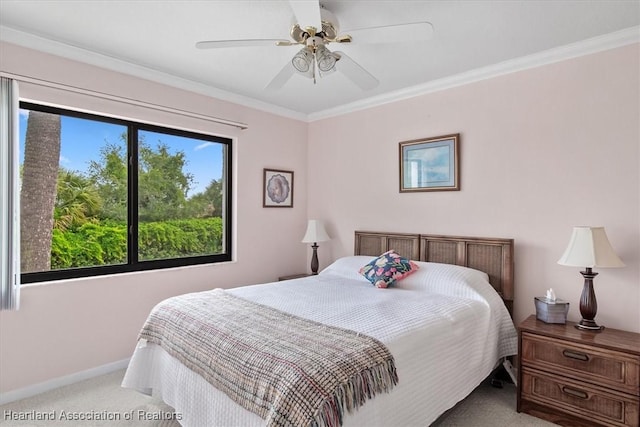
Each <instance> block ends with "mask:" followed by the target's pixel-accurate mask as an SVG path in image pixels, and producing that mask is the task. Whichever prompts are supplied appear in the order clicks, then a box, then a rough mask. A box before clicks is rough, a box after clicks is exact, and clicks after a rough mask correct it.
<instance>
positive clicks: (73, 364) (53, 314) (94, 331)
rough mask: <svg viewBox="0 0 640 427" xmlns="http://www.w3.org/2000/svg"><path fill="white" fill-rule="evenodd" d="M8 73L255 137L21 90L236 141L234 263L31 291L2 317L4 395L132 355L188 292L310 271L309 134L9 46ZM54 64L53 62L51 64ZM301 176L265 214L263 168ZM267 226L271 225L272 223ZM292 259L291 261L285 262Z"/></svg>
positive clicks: (278, 120)
mask: <svg viewBox="0 0 640 427" xmlns="http://www.w3.org/2000/svg"><path fill="white" fill-rule="evenodd" d="M0 55H1V57H0V59H1V61H0V63H1V64H2V65H1V67H2V71H5V72H10V73H14V74H24V75H29V76H32V77H38V78H41V79H46V80H51V81H55V82H58V83H66V84H72V85H75V86H81V87H84V88H88V89H92V90H94V91H100V92H105V93H109V94H113V95H118V96H125V97H127V98H132V99H137V100H141V101H146V102H152V103H156V104H161V105H166V106H170V107H175V108H180V109H183V110H189V111H194V112H198V113H201V114H208V115H211V116H216V117H224V118H227V119H230V120H236V121H240V122H244V123H246V124H248V125H249V129H247V130H243V131H241V130H236V129H234V128H229V127H225V126H220V125H215V124H212V123H208V122H204V121H200V120H196V119H189V118H185V117H179V116H174V115H171V114H166V113H161V112H156V111H146V110H145V109H142V108H140V107H131V106H127V105H118V104H117V103H113V102H108V101H104V100H98V99H95V98H91V97H87V96H82V95H77V94H70V93H65V92H61V91H57V90H51V89H44V88H41V87H38V86H34V85H29V84H22V85H21V86H20V93H21V96H22V97H24V98H30V99H37V100H40V101H48V102H53V103H56V104H59V105H63V106H68V107H74V108H78V107H79V108H83V109H87V110H90V111H96V112H105V113H110V112H117V113H118V114H120V115H125V116H127V117H130V118H134V119H139V120H147V121H152V122H157V123H164V124H167V125H169V124H171V125H174V126H180V127H185V128H188V129H193V130H197V131H202V132H210V133H214V134H221V135H226V136H230V137H233V138H235V147H234V149H235V158H236V164H235V176H234V179H235V183H236V188H237V194H235V205H236V217H235V218H234V221H235V227H236V233H235V246H236V248H237V251H236V256H235V257H234V259H235V262H232V263H226V264H219V265H205V266H197V267H190V268H178V269H171V270H163V271H156V272H144V273H135V274H122V275H117V276H110V277H109V276H104V277H96V278H91V279H83V280H68V281H60V282H55V283H47V284H43V285H28V286H23V287H22V298H21V309H20V310H19V311H17V312H0V373H1V374H0V392H6V391H10V390H15V389H20V388H23V387H26V386H31V385H33V384H37V383H41V382H44V381H48V380H52V379H55V378H58V377H63V376H67V375H70V374H73V373H76V372H81V371H84V370H88V369H91V368H95V367H98V366H101V365H105V364H109V363H111V362H114V361H119V360H123V359H126V358H128V357H130V356H131V353H132V351H133V348H134V347H135V341H136V336H137V333H138V331H139V329H140V327H141V326H142V323H143V322H144V319H145V318H146V315H147V314H148V313H149V310H150V309H151V308H152V307H153V306H154V305H155V304H156V303H157V302H159V301H161V300H162V299H164V298H166V297H169V296H172V295H177V294H182V293H186V292H192V291H199V290H204V289H211V288H215V287H224V288H227V287H232V286H238V285H244V284H251V283H258V282H265V281H271V280H277V277H278V276H281V275H285V274H292V273H297V272H300V271H305V270H304V269H305V266H306V265H307V260H308V258H307V256H306V251H305V247H306V245H305V244H303V243H301V242H300V240H301V239H302V236H303V235H304V232H305V228H306V221H307V210H306V206H307V191H306V187H307V183H306V173H305V167H306V161H307V144H306V140H307V127H308V125H307V124H306V123H304V122H300V121H296V120H291V119H286V118H283V117H280V116H277V115H273V114H268V113H264V112H260V111H257V110H252V109H249V108H245V107H241V106H238V105H234V104H230V103H227V102H223V101H218V100H215V99H212V98H209V97H205V96H201V95H197V94H194V93H189V92H185V91H182V90H178V89H175V88H170V87H166V86H162V85H159V84H155V83H152V82H148V81H144V80H140V79H136V78H132V77H128V76H124V75H122V74H118V73H114V72H110V71H106V70H101V69H98V68H95V67H91V66H88V65H83V64H79V63H75V62H72V61H68V60H65V59H61V58H58V57H53V56H49V55H44V54H41V53H36V52H34V51H31V50H28V49H23V48H20V47H17V46H14V45H9V44H2V45H0ZM45 64H46V65H45ZM264 167H271V168H280V169H285V170H293V171H294V172H295V175H294V178H295V182H294V185H295V193H294V207H293V208H292V209H265V208H263V207H262V192H261V189H262V169H263V168H264ZM265 225H268V226H265ZM283 260H286V261H283Z"/></svg>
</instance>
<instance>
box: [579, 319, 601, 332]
mask: <svg viewBox="0 0 640 427" xmlns="http://www.w3.org/2000/svg"><path fill="white" fill-rule="evenodd" d="M576 329H582V330H585V331H592V332H594V331H601V330H603V329H604V326H600V325H598V324H597V323H596V322H594V321H593V320H588V319H582V320H581V321H580V323H578V324H577V325H576Z"/></svg>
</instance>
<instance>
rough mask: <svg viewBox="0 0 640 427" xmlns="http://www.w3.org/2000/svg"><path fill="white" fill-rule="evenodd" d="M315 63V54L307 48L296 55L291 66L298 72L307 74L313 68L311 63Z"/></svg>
mask: <svg viewBox="0 0 640 427" xmlns="http://www.w3.org/2000/svg"><path fill="white" fill-rule="evenodd" d="M312 62H313V53H312V52H311V50H310V49H309V48H307V47H303V48H302V49H300V51H299V52H298V53H296V54H295V55H294V57H293V58H292V59H291V64H293V68H295V69H296V70H298V71H299V72H301V73H306V72H307V71H309V68H310V67H311V63H312Z"/></svg>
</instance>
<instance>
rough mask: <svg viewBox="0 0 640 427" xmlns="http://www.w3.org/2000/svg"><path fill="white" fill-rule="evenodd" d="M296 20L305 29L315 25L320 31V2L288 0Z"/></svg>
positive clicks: (313, 0)
mask: <svg viewBox="0 0 640 427" xmlns="http://www.w3.org/2000/svg"><path fill="white" fill-rule="evenodd" d="M289 4H290V5H291V9H293V14H294V15H295V17H296V22H297V23H298V24H299V25H300V27H302V29H306V27H315V28H316V29H317V30H318V31H322V19H321V18H320V2H319V1H318V0H289Z"/></svg>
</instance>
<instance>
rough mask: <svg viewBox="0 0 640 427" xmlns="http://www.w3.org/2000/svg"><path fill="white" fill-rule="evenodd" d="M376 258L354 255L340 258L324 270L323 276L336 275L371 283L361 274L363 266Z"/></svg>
mask: <svg viewBox="0 0 640 427" xmlns="http://www.w3.org/2000/svg"><path fill="white" fill-rule="evenodd" d="M374 258H376V257H374V256H365V255H353V256H346V257H342V258H338V259H337V260H335V261H334V262H333V263H332V264H331V265H329V266H328V267H327V268H325V269H324V270H322V271H321V272H320V273H319V274H321V275H334V276H340V277H346V278H347V279H354V280H364V281H365V282H369V281H368V280H367V279H366V278H365V277H364V276H363V275H361V274H360V273H359V271H360V269H361V268H362V266H364V265H365V264H367V263H368V262H370V261H371V260H372V259H374Z"/></svg>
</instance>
